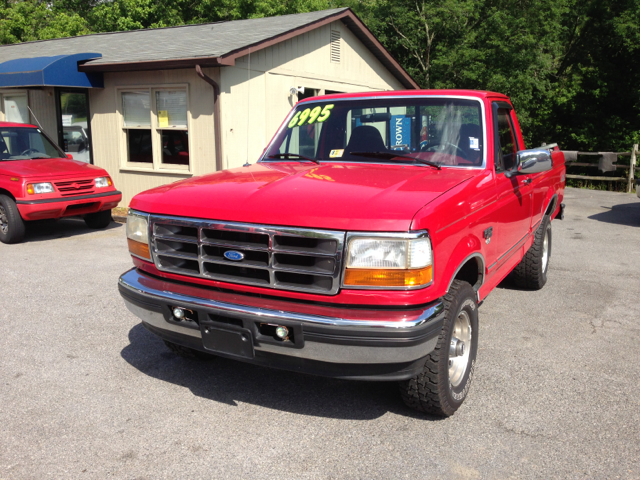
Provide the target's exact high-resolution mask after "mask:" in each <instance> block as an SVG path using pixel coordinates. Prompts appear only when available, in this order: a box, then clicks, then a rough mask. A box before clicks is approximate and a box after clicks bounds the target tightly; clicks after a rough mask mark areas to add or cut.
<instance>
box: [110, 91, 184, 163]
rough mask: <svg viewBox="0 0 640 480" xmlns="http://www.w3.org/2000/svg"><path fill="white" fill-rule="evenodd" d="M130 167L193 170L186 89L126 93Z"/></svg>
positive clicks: (124, 114) (123, 95)
mask: <svg viewBox="0 0 640 480" xmlns="http://www.w3.org/2000/svg"><path fill="white" fill-rule="evenodd" d="M121 98H122V117H123V131H124V136H125V145H126V163H127V165H126V166H127V167H133V168H136V167H137V168H151V169H154V170H189V169H190V164H189V128H188V123H189V122H188V105H187V90H186V88H149V89H146V90H136V91H122V92H121Z"/></svg>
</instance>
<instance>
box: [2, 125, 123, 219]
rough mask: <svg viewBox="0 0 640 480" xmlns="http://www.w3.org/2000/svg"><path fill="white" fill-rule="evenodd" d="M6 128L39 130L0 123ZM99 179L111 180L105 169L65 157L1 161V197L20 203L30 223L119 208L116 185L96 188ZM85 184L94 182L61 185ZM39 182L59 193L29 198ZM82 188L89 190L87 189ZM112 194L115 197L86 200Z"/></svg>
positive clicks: (21, 213)
mask: <svg viewBox="0 0 640 480" xmlns="http://www.w3.org/2000/svg"><path fill="white" fill-rule="evenodd" d="M2 127H21V128H33V129H37V128H38V127H36V126H35V125H25V124H21V123H10V122H0V128H2ZM98 177H109V174H108V173H107V172H106V171H105V170H104V169H102V168H99V167H96V166H94V165H90V164H88V163H84V162H80V161H77V160H72V159H69V158H64V157H60V158H46V159H44V158H43V159H33V160H10V161H2V160H0V194H4V195H8V196H10V197H12V198H13V200H15V201H16V203H17V206H18V210H19V212H20V216H21V217H22V218H23V220H27V221H28V220H41V219H47V218H60V217H67V216H74V215H84V214H87V213H94V212H99V211H102V210H108V209H112V208H115V207H116V206H117V205H118V203H119V202H120V200H121V199H122V195H121V194H120V192H118V191H117V190H116V189H115V187H114V186H113V185H112V186H108V187H103V188H95V184H94V180H95V179H96V178H98ZM82 181H90V182H87V183H86V184H79V185H78V184H76V185H73V184H71V185H65V186H62V187H61V186H59V185H58V184H59V183H61V182H82ZM39 182H49V183H52V184H53V186H54V189H55V191H54V192H52V193H43V194H33V195H29V194H28V193H27V184H29V183H39ZM82 185H85V186H87V187H88V188H83V187H82ZM81 187H82V188H81ZM60 188H66V190H65V191H61V190H60ZM109 193H113V194H112V195H106V196H105V195H102V196H100V197H93V198H86V197H87V196H91V195H98V194H109ZM79 197H85V198H79ZM52 200H56V201H52ZM22 202H36V203H22ZM37 202H42V203H37Z"/></svg>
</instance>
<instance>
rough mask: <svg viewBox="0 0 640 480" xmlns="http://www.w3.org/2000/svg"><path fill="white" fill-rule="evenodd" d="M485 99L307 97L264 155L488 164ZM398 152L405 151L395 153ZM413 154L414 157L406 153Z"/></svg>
mask: <svg viewBox="0 0 640 480" xmlns="http://www.w3.org/2000/svg"><path fill="white" fill-rule="evenodd" d="M483 138H484V135H483V125H482V110H481V103H480V101H477V100H465V99H458V98H437V97H422V98H408V97H387V98H382V99H380V98H378V99H371V98H369V99H366V98H365V99H354V100H346V101H344V100H336V101H334V102H332V101H330V100H329V101H324V102H322V101H318V102H305V103H302V104H298V105H297V106H296V109H295V110H294V112H293V115H292V116H291V117H290V119H289V122H288V123H286V124H285V125H284V126H283V128H282V129H281V130H280V131H279V132H278V134H277V135H276V137H275V139H274V140H273V142H272V143H271V144H270V145H269V147H268V149H267V151H266V153H265V155H264V157H263V160H267V161H274V160H275V159H278V161H282V160H283V159H284V160H287V161H305V159H307V160H309V159H310V160H314V161H318V160H329V161H349V162H372V161H375V162H412V159H415V162H416V163H418V162H420V160H426V161H429V162H433V163H435V164H437V165H442V166H459V167H480V166H482V164H483V157H484V155H483V153H484V145H483V143H484V142H483ZM394 154H397V155H401V156H402V157H394ZM406 157H410V158H406Z"/></svg>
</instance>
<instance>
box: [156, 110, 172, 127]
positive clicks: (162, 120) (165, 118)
mask: <svg viewBox="0 0 640 480" xmlns="http://www.w3.org/2000/svg"><path fill="white" fill-rule="evenodd" d="M168 126H169V111H168V110H158V127H160V128H162V127H168Z"/></svg>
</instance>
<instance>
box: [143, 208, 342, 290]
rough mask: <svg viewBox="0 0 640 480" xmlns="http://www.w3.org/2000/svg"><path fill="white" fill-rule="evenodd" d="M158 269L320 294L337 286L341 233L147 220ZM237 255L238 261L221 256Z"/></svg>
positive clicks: (220, 223)
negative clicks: (234, 253) (231, 252)
mask: <svg viewBox="0 0 640 480" xmlns="http://www.w3.org/2000/svg"><path fill="white" fill-rule="evenodd" d="M149 222H150V225H149V227H150V231H151V235H152V240H151V245H152V251H153V259H154V262H155V265H156V267H157V268H158V270H161V271H164V272H171V273H178V274H181V275H189V276H192V277H201V278H208V279H211V280H219V281H223V282H230V283H241V284H245V285H256V286H261V287H269V288H277V289H281V290H294V291H300V292H312V293H322V294H327V295H331V294H336V293H338V288H339V286H340V273H341V267H342V251H343V247H344V239H345V232H340V231H332V230H310V229H305V228H289V227H275V226H269V225H254V224H243V223H230V222H212V221H205V220H196V219H185V218H179V217H160V216H154V215H152V216H150V218H149ZM230 251H233V252H237V253H239V254H240V255H236V256H238V257H242V259H241V260H231V259H229V258H228V257H226V256H225V253H227V254H228V255H229V256H231V257H233V255H231V254H229V253H228V252H230Z"/></svg>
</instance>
